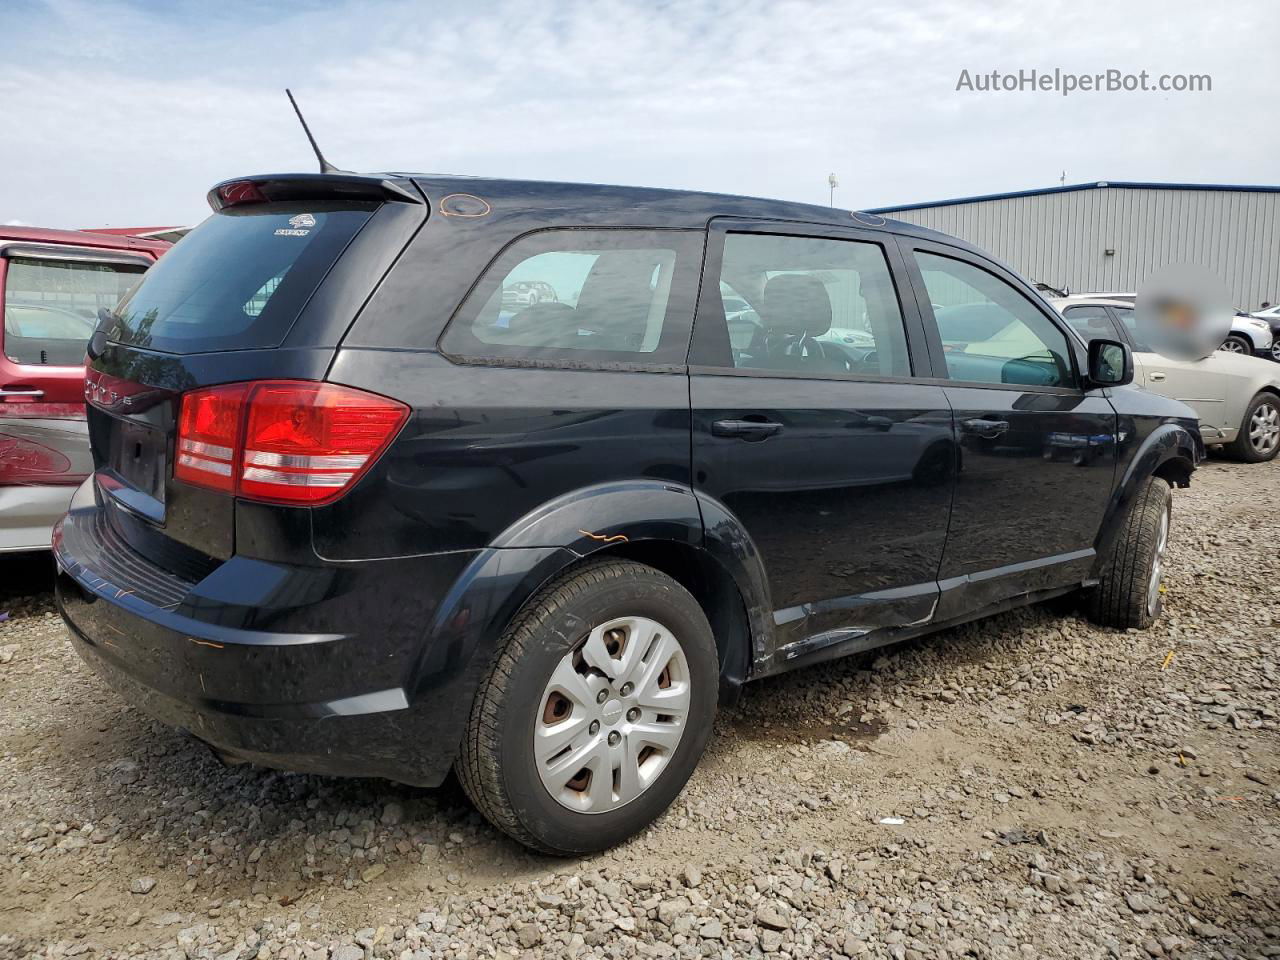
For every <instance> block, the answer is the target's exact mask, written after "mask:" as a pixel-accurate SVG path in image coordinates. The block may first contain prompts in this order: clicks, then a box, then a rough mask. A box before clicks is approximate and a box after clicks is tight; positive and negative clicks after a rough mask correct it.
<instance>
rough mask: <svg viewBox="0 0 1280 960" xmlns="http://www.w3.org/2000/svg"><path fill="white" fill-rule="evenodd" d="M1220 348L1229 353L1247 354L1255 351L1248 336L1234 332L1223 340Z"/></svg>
mask: <svg viewBox="0 0 1280 960" xmlns="http://www.w3.org/2000/svg"><path fill="white" fill-rule="evenodd" d="M1218 349H1219V350H1225V351H1226V352H1227V353H1243V354H1246V355H1247V354H1251V353H1253V344H1252V343H1251V342H1250V341H1249V340H1248V339H1247V338H1246V337H1242V336H1239V335H1238V334H1235V333H1233V334H1231V336H1229V337H1227V339H1225V340H1223V341H1222V346H1220V347H1219V348H1218Z"/></svg>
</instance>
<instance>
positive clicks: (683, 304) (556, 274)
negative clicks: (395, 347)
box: [440, 230, 701, 366]
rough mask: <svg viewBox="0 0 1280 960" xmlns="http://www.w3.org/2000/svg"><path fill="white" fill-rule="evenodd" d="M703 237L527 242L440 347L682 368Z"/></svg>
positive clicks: (580, 235)
mask: <svg viewBox="0 0 1280 960" xmlns="http://www.w3.org/2000/svg"><path fill="white" fill-rule="evenodd" d="M700 238H701V234H699V233H696V232H693V231H683V230H546V231H541V232H539V233H535V234H531V235H529V236H526V237H524V238H522V239H520V240H517V241H516V242H515V243H513V244H512V245H511V246H509V247H507V249H506V250H505V251H503V253H502V254H501V255H500V256H499V257H498V259H497V260H496V261H494V263H493V264H492V265H490V267H489V268H488V270H486V271H485V273H484V275H483V276H482V277H481V279H480V282H479V284H478V285H477V286H476V288H475V289H474V290H472V292H471V293H470V294H469V295H468V297H467V299H466V300H465V301H464V302H463V304H462V306H461V307H460V308H459V310H458V313H457V315H455V317H454V318H453V320H452V321H451V322H450V324H449V327H448V329H447V330H446V331H445V333H444V336H443V338H442V339H441V341H440V347H441V349H442V350H443V351H444V352H445V353H447V354H449V355H451V356H455V357H463V358H468V359H483V360H503V359H507V360H526V361H535V362H537V361H542V362H548V363H552V364H560V363H565V364H568V365H572V366H577V365H583V364H585V365H594V364H599V363H644V364H679V363H683V362H684V361H685V357H686V354H687V352H688V346H689V327H690V317H691V315H692V313H693V290H694V288H695V283H694V278H695V275H696V274H695V271H696V269H697V265H698V262H699V260H700V254H701V245H700Z"/></svg>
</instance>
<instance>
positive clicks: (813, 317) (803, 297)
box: [761, 273, 831, 337]
mask: <svg viewBox="0 0 1280 960" xmlns="http://www.w3.org/2000/svg"><path fill="white" fill-rule="evenodd" d="M761 306H762V310H761V313H762V314H763V317H762V319H763V320H764V325H765V327H766V328H767V329H768V330H769V331H770V332H771V333H783V334H788V335H790V336H800V335H801V334H808V335H809V336H810V337H820V336H822V335H823V334H824V333H826V332H827V331H828V330H830V329H831V298H830V297H829V296H827V288H826V287H824V286H823V285H822V281H821V280H819V279H818V278H817V277H811V276H807V275H805V274H802V273H782V274H779V275H778V276H776V277H770V278H769V281H768V282H767V283H766V284H765V285H764V303H763V304H762V305H761Z"/></svg>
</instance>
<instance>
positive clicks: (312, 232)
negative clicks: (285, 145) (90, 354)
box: [110, 203, 376, 353]
mask: <svg viewBox="0 0 1280 960" xmlns="http://www.w3.org/2000/svg"><path fill="white" fill-rule="evenodd" d="M375 208H376V204H358V205H355V204H348V205H344V206H343V207H342V208H341V209H338V208H334V207H331V206H330V207H326V206H323V205H321V206H316V205H310V206H306V207H303V206H300V205H297V204H279V203H274V204H268V205H253V206H245V207H232V208H231V209H228V210H223V211H220V212H218V213H215V214H214V215H213V216H211V217H210V218H209V219H207V220H205V221H204V223H202V224H200V225H199V226H198V227H196V228H195V229H194V230H192V231H191V232H190V233H189V234H187V236H185V237H183V238H182V240H181V241H180V242H179V243H178V244H177V245H176V246H175V247H174V248H173V249H172V250H170V251H169V252H168V253H166V254H165V255H164V256H163V257H162V258H161V259H160V260H159V262H157V263H156V265H155V266H154V267H152V268H151V270H150V272H149V273H148V274H147V276H146V279H145V280H144V281H143V282H142V283H141V284H140V285H139V286H138V288H137V289H136V290H135V291H134V292H133V294H132V295H131V296H130V297H128V298H127V299H126V300H125V301H124V302H123V303H121V304H120V307H119V309H118V310H117V311H116V318H115V319H116V322H115V324H114V327H113V330H112V332H111V335H110V338H111V339H112V340H115V341H116V342H119V343H125V344H129V345H132V346H137V347H146V348H149V349H152V350H159V351H161V352H164V353H206V352H211V351H215V350H243V349H254V348H261V347H275V346H278V345H279V344H280V343H281V342H282V341H283V340H284V338H285V336H286V335H287V334H288V332H289V329H290V328H291V327H292V326H293V322H294V321H295V320H296V319H297V318H298V314H299V313H301V312H302V308H303V307H304V306H305V305H306V303H307V300H308V299H310V297H311V295H312V294H313V293H315V291H316V288H317V287H318V286H319V285H320V281H321V280H323V279H324V277H325V275H326V274H327V273H328V272H329V269H330V268H331V267H332V266H333V264H334V263H335V262H336V261H337V259H338V258H339V257H340V256H341V255H342V251H343V250H345V249H346V247H347V244H349V243H350V242H351V240H352V238H353V237H355V235H356V234H357V233H359V231H360V229H361V228H362V227H363V226H364V225H365V223H367V222H368V220H369V218H370V217H371V216H372V215H373V211H374V209H375Z"/></svg>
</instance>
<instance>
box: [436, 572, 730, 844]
mask: <svg viewBox="0 0 1280 960" xmlns="http://www.w3.org/2000/svg"><path fill="white" fill-rule="evenodd" d="M718 674H719V661H718V658H717V654H716V645H715V638H714V637H713V635H712V633H711V627H710V625H709V624H708V623H707V618H706V616H705V614H704V613H703V612H702V608H701V607H700V606H699V605H698V602H697V601H696V600H695V599H694V598H693V597H692V596H691V595H690V594H689V592H688V591H687V590H685V589H684V588H683V587H682V586H681V585H680V584H678V583H677V582H676V581H674V580H672V579H671V578H670V577H668V576H666V575H665V574H663V573H660V572H659V571H657V570H655V569H653V568H652V567H647V566H645V565H643V564H639V563H633V562H630V561H621V560H602V561H596V562H592V563H588V564H586V565H585V566H582V567H579V568H577V569H575V570H572V571H570V572H569V573H567V574H565V575H564V576H562V577H560V578H558V579H557V580H555V581H553V582H552V583H551V584H549V585H548V586H547V587H545V588H544V589H543V590H542V591H541V592H539V594H538V595H537V596H536V597H534V598H533V600H531V601H530V602H529V603H528V604H527V605H526V606H525V608H524V610H523V611H522V612H521V613H520V614H519V615H518V616H517V617H516V619H515V620H513V621H512V623H511V624H510V626H509V627H508V628H507V630H506V633H505V634H504V636H503V638H502V644H501V647H500V651H499V654H498V656H497V659H496V661H495V662H494V664H493V666H492V668H491V669H490V672H489V675H488V677H487V678H486V679H485V680H484V681H483V682H482V683H481V686H480V689H479V691H478V692H477V694H476V699H475V702H474V704H473V706H472V709H471V717H470V721H469V723H468V726H467V732H466V736H465V738H464V740H463V745H462V751H461V753H460V755H459V757H458V760H457V762H456V764H455V767H456V769H457V772H458V778H459V780H460V781H461V782H462V786H463V789H464V790H465V791H466V793H467V795H468V796H469V797H470V798H471V800H472V802H473V803H474V804H475V805H476V807H477V808H478V809H479V811H480V812H481V813H482V814H483V815H484V816H485V818H486V819H487V820H488V821H489V822H490V823H492V824H493V825H494V826H495V827H497V828H498V829H499V830H502V831H503V832H504V833H506V834H508V835H509V836H511V837H512V838H514V839H515V840H518V841H520V842H521V843H523V844H525V845H526V846H528V847H532V848H533V849H535V850H539V851H542V852H544V853H550V854H555V855H559V856H575V855H581V854H585V853H592V852H595V851H598V850H604V849H607V848H608V847H611V846H614V845H615V844H618V843H621V842H622V841H623V840H625V839H627V838H628V837H630V836H632V835H633V834H635V833H637V832H639V831H640V830H643V829H644V828H645V827H646V826H648V825H649V824H650V823H652V822H653V821H654V820H655V819H656V818H657V817H658V816H660V815H661V814H662V812H663V811H665V810H666V809H667V807H668V806H670V804H671V802H672V801H673V800H674V799H675V798H676V796H677V795H678V794H679V793H680V791H681V790H682V789H683V788H684V785H685V783H686V782H687V781H688V779H689V777H690V775H691V774H692V773H693V770H694V767H696V766H697V763H698V760H699V758H700V757H701V756H702V752H703V749H704V748H705V747H706V743H707V740H708V738H709V737H710V734H711V726H712V721H713V720H714V718H715V709H716V692H717V688H718Z"/></svg>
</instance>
